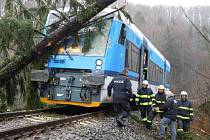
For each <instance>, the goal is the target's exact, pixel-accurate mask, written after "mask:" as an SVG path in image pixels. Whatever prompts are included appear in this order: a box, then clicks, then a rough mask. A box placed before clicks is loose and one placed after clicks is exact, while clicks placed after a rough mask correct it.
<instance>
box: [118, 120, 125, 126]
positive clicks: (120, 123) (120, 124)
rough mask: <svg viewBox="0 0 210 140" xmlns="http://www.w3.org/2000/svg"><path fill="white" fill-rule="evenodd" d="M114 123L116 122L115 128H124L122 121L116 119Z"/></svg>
mask: <svg viewBox="0 0 210 140" xmlns="http://www.w3.org/2000/svg"><path fill="white" fill-rule="evenodd" d="M116 121H117V126H118V127H125V125H124V123H123V121H122V120H120V119H117V120H116Z"/></svg>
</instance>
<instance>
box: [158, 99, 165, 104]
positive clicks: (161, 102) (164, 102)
mask: <svg viewBox="0 0 210 140" xmlns="http://www.w3.org/2000/svg"><path fill="white" fill-rule="evenodd" d="M156 102H157V103H163V104H164V103H165V101H157V100H156Z"/></svg>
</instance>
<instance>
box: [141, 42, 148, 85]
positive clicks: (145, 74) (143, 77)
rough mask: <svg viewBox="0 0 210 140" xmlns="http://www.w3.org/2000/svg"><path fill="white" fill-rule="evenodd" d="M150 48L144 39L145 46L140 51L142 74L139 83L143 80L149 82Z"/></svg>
mask: <svg viewBox="0 0 210 140" xmlns="http://www.w3.org/2000/svg"><path fill="white" fill-rule="evenodd" d="M148 52H149V51H148V47H147V41H146V40H145V39H144V40H143V44H142V46H141V49H140V56H141V57H140V58H141V59H140V65H139V66H140V73H139V75H140V76H139V82H140V83H141V82H142V81H143V80H148V67H149V63H148V58H149V53H148Z"/></svg>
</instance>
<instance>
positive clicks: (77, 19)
mask: <svg viewBox="0 0 210 140" xmlns="http://www.w3.org/2000/svg"><path fill="white" fill-rule="evenodd" d="M115 1H116V0H97V1H96V3H94V4H93V5H92V6H90V7H88V8H87V9H85V10H82V11H81V12H80V13H79V14H78V15H76V16H74V17H72V18H70V19H69V21H68V23H67V24H66V25H63V26H61V27H59V28H58V29H56V30H55V31H53V32H52V33H50V34H49V36H48V37H47V38H44V39H43V40H41V41H40V42H39V43H38V44H37V45H35V46H34V47H33V48H32V49H31V50H30V53H29V54H25V55H24V56H21V57H18V58H16V59H14V60H13V61H12V62H9V63H8V64H6V65H5V64H4V65H3V66H2V67H0V69H1V70H0V86H1V85H2V83H3V82H4V81H5V80H6V79H9V78H11V77H13V76H14V75H15V74H17V73H19V72H20V70H22V69H23V68H24V67H26V66H27V65H28V64H30V63H31V62H33V61H36V60H37V59H39V58H40V57H41V56H43V55H46V54H47V52H48V51H49V50H52V49H54V48H55V47H56V44H57V43H58V42H59V41H60V40H62V39H64V38H66V37H68V36H70V35H72V34H73V33H75V32H77V31H79V30H80V29H81V28H82V27H83V24H84V23H86V22H88V21H89V20H90V19H91V18H92V17H94V16H95V15H96V14H97V13H99V12H100V11H102V10H103V9H104V8H106V7H107V6H109V5H110V4H112V3H113V2H115ZM84 15H85V16H84Z"/></svg>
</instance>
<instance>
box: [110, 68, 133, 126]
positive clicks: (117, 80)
mask: <svg viewBox="0 0 210 140" xmlns="http://www.w3.org/2000/svg"><path fill="white" fill-rule="evenodd" d="M127 76H128V71H127V70H124V71H123V72H122V74H120V75H119V76H116V77H114V78H113V79H112V81H111V82H110V84H109V85H108V87H107V90H108V97H109V98H110V97H111V92H112V89H113V95H112V99H113V103H114V110H115V112H116V117H115V118H116V122H117V126H119V127H124V126H125V125H124V122H123V119H124V118H126V117H128V115H129V114H130V110H131V108H130V104H129V99H130V98H132V89H131V86H132V85H131V81H130V80H129V79H128V77H127Z"/></svg>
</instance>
